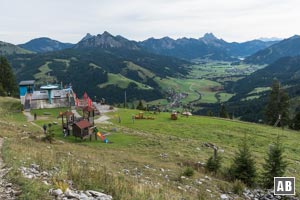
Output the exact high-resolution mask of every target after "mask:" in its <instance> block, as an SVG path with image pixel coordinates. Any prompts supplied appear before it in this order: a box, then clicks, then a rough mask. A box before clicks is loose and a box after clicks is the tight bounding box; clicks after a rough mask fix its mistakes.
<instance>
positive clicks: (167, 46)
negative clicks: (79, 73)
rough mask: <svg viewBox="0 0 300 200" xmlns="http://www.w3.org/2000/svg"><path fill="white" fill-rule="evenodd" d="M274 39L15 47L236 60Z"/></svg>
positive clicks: (114, 39) (93, 39)
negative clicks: (123, 50)
mask: <svg viewBox="0 0 300 200" xmlns="http://www.w3.org/2000/svg"><path fill="white" fill-rule="evenodd" d="M277 42H278V40H274V41H262V40H252V41H247V42H242V43H237V42H226V41H224V40H223V39H219V38H217V37H216V36H214V35H213V34H212V33H206V34H205V35H204V36H203V37H200V38H198V39H195V38H185V37H184V38H179V39H176V40H175V39H172V38H170V37H163V38H160V39H155V38H149V39H147V40H144V41H141V42H137V41H133V40H128V39H126V38H124V37H122V36H120V35H117V36H113V35H111V34H110V33H108V32H106V31H105V32H104V33H102V34H98V35H91V34H89V33H88V34H87V35H86V36H85V37H84V38H82V39H81V40H80V41H79V42H78V43H77V44H70V43H63V42H59V41H57V40H53V39H50V38H47V37H42V38H36V39H33V40H31V41H29V42H26V43H24V44H20V45H18V46H19V47H21V48H23V49H26V50H29V51H31V52H36V53H45V52H51V51H58V50H63V49H66V48H91V47H99V48H126V49H135V50H144V51H148V52H150V53H154V54H160V55H166V56H173V57H176V58H179V59H185V60H192V59H207V60H223V61H236V60H238V58H244V57H246V56H249V55H252V54H253V53H255V52H257V51H259V50H262V49H264V48H266V47H269V46H271V45H273V44H275V43H277Z"/></svg>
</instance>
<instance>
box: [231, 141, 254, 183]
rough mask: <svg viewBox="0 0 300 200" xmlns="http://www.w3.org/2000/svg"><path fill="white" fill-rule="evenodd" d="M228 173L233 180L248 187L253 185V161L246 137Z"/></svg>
mask: <svg viewBox="0 0 300 200" xmlns="http://www.w3.org/2000/svg"><path fill="white" fill-rule="evenodd" d="M229 173H230V174H231V176H232V178H233V179H234V180H236V179H238V180H241V181H242V182H244V183H245V184H246V185H248V186H253V185H254V183H255V178H256V168H255V161H254V159H253V158H252V154H251V152H250V148H249V145H248V143H247V137H246V136H245V138H244V140H243V142H242V144H241V145H240V147H239V150H238V152H237V153H236V155H235V157H234V159H233V163H232V165H231V167H230V169H229Z"/></svg>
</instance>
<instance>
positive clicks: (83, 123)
mask: <svg viewBox="0 0 300 200" xmlns="http://www.w3.org/2000/svg"><path fill="white" fill-rule="evenodd" d="M75 125H76V126H78V127H79V128H80V129H84V128H88V127H91V126H92V124H91V123H90V122H88V121H86V120H81V121H79V122H77V123H75Z"/></svg>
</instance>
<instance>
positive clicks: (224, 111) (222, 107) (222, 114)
mask: <svg viewBox="0 0 300 200" xmlns="http://www.w3.org/2000/svg"><path fill="white" fill-rule="evenodd" d="M220 117H222V118H228V113H227V111H226V107H225V106H224V104H222V105H221V109H220Z"/></svg>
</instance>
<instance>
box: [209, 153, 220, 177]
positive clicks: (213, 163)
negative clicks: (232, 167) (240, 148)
mask: <svg viewBox="0 0 300 200" xmlns="http://www.w3.org/2000/svg"><path fill="white" fill-rule="evenodd" d="M221 160H222V158H221V157H220V156H216V157H215V158H214V157H213V156H211V157H209V159H208V160H207V162H206V165H205V169H206V170H207V171H209V172H213V173H217V172H218V170H219V169H220V167H221Z"/></svg>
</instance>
